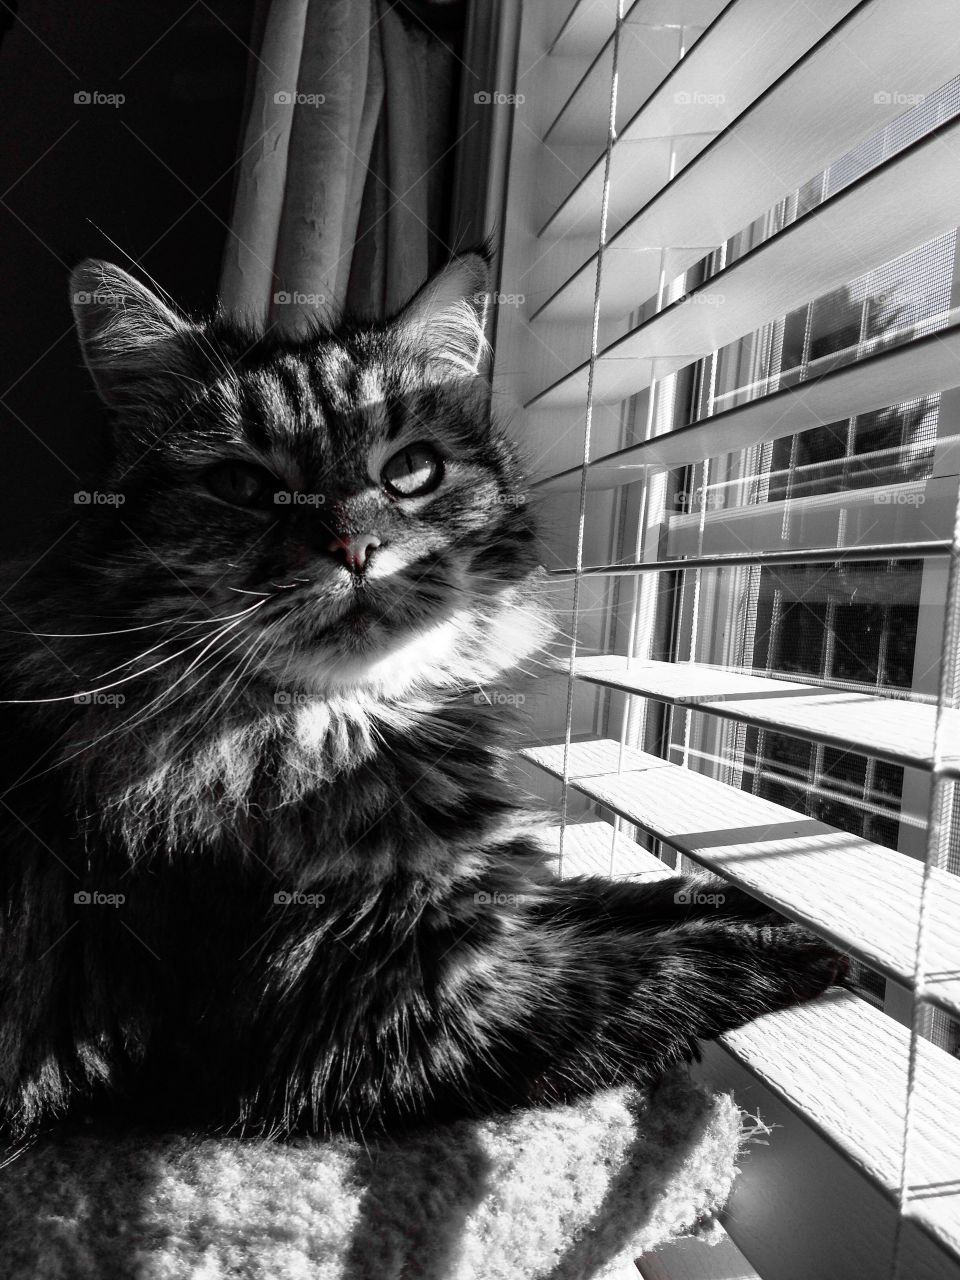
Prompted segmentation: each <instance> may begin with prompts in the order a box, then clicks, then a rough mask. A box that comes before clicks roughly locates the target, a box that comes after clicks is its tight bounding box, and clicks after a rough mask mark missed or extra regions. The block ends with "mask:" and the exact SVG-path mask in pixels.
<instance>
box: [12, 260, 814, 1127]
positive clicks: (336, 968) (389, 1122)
mask: <svg viewBox="0 0 960 1280" xmlns="http://www.w3.org/2000/svg"><path fill="white" fill-rule="evenodd" d="M485 272H486V268H485V264H484V262H483V260H482V258H481V257H480V256H478V255H465V256H464V257H462V258H459V259H456V260H454V262H453V263H451V265H450V266H449V267H448V268H447V269H446V270H445V271H444V272H443V273H442V274H441V275H440V276H439V277H437V278H436V279H435V280H434V281H432V282H430V284H428V285H427V286H426V287H425V288H424V290H423V291H422V292H421V293H420V294H419V295H417V297H416V298H414V299H413V300H412V301H411V303H410V304H409V305H408V306H407V308H405V309H404V311H403V312H401V313H400V315H398V316H396V317H394V318H393V319H392V320H391V321H390V322H388V323H386V324H382V325H373V324H368V325H365V324H358V323H350V322H347V321H344V322H341V323H338V324H336V325H335V326H334V327H332V328H331V329H329V330H321V329H319V328H318V330H317V332H316V333H314V334H312V335H311V336H310V337H308V338H305V339H303V340H297V341H294V340H280V339H275V338H273V337H271V336H270V335H269V334H267V335H263V334H257V333H253V332H249V331H246V330H245V329H243V327H241V326H237V325H235V324H233V323H230V322H228V321H227V320H225V319H224V318H222V317H215V318H213V319H212V320H210V321H208V322H205V323H202V324H200V323H193V322H191V321H188V320H185V319H184V318H182V317H180V316H179V315H177V313H175V312H174V311H173V310H172V309H171V308H169V307H168V306H167V305H166V304H165V303H163V302H162V301H160V300H159V299H158V298H156V297H155V296H154V295H153V294H152V293H151V292H150V291H149V290H147V289H146V288H145V287H144V286H143V285H141V284H139V283H138V282H136V281H135V280H133V279H132V278H131V277H130V276H128V275H127V274H126V273H124V272H122V271H120V270H119V269H117V268H114V267H109V266H107V265H106V264H102V263H85V264H83V265H82V266H81V267H80V268H78V270H77V272H76V273H75V275H74V280H73V289H74V295H75V297H79V298H81V299H87V301H80V302H78V303H77V305H76V308H75V310H76V314H77V324H78V330H79V333H80V339H81V345H82V348H83V352H84V356H85V359H86V360H87V363H88V365H89V367H90V370H91V373H92V375H93V377H94V380H95V383H96V385H97V388H98V390H99V392H100V394H101V396H102V397H103V399H104V401H105V402H106V404H107V405H108V406H109V408H110V410H111V412H112V418H113V442H114V447H113V457H112V462H111V466H110V469H109V471H108V472H107V473H106V474H105V475H104V477H103V478H102V480H101V482H100V488H99V489H98V491H97V495H95V496H93V497H92V498H91V501H90V502H89V503H88V504H86V505H81V506H78V508H77V515H78V520H77V526H76V528H75V529H74V530H73V531H72V532H71V533H70V534H68V535H67V536H65V537H64V538H63V540H62V541H61V542H60V543H59V544H58V545H57V546H56V548H55V549H54V550H53V551H52V552H51V553H50V554H49V555H48V556H47V557H46V558H45V559H44V560H43V561H42V562H41V563H40V564H39V565H37V566H35V567H33V568H32V569H31V571H30V572H28V573H26V574H25V575H24V576H23V578H22V581H21V582H20V584H19V585H18V587H17V588H16V590H15V591H14V592H13V593H12V594H11V595H10V596H9V601H10V603H11V605H12V608H13V609H14V610H15V614H14V615H12V616H13V617H15V618H16V619H18V620H19V621H18V623H17V627H21V628H22V629H21V633H20V634H16V628H14V627H11V630H10V632H8V634H6V635H5V637H4V639H3V644H2V662H0V681H2V688H0V696H2V698H3V700H4V705H3V707H2V708H0V713H2V714H0V721H2V723H0V766H2V777H3V805H2V808H0V842H2V849H3V853H2V858H0V897H2V902H3V908H4V909H3V914H2V917H0V1119H2V1120H3V1122H4V1123H5V1125H6V1127H7V1128H8V1130H9V1131H11V1132H12V1133H14V1134H21V1133H23V1132H25V1131H27V1130H29V1129H31V1128H32V1127H33V1126H36V1125H37V1124H39V1123H41V1122H43V1121H44V1120H45V1119H49V1118H53V1117H56V1116H59V1115H63V1114H65V1113H66V1112H67V1111H68V1110H69V1109H70V1108H71V1107H72V1106H74V1105H75V1104H77V1103H80V1104H82V1105H84V1106H90V1105H94V1104H96V1103H97V1102H98V1100H100V1099H103V1098H107V1099H109V1100H110V1104H111V1105H112V1106H117V1105H120V1103H121V1102H122V1101H123V1100H125V1101H126V1102H127V1103H128V1104H129V1105H130V1106H133V1107H135V1108H137V1109H138V1110H140V1109H143V1108H147V1109H149V1110H150V1111H152V1112H154V1113H157V1114H162V1115H164V1116H173V1117H175V1118H177V1119H179V1120H184V1119H190V1120H192V1121H194V1122H195V1123H198V1124H202V1125H205V1126H216V1125H220V1126H245V1127H247V1128H250V1129H256V1130H258V1131H266V1132H270V1133H285V1132H289V1131H291V1130H293V1129H295V1128H299V1127H303V1126H307V1127H309V1128H311V1129H312V1130H314V1131H316V1132H332V1131H344V1130H348V1131H353V1132H366V1131H368V1130H370V1129H372V1128H375V1127H383V1126H388V1127H390V1126H398V1125H402V1124H404V1123H408V1122H411V1121H417V1120H419V1119H422V1118H424V1117H443V1116H452V1115H456V1114H463V1113H478V1112H482V1111H486V1110H489V1109H490V1108H494V1107H504V1106H511V1105H515V1104H520V1103H523V1102H527V1101H530V1100H533V1099H537V1100H543V1099H560V1098H568V1097H571V1096H574V1095H576V1094H577V1093H581V1092H583V1091H585V1090H592V1089H594V1088H597V1087H599V1086H602V1085H606V1084H609V1083H613V1082H616V1081H619V1080H623V1079H633V1080H649V1079H652V1078H654V1077H656V1076H657V1075H658V1074H659V1073H660V1072H661V1071H662V1070H663V1069H664V1068H665V1067H666V1066H668V1065H669V1064H671V1063H673V1062H675V1061H677V1060H678V1059H679V1058H682V1057H684V1056H686V1055H688V1054H689V1052H690V1051H691V1043H692V1041H693V1040H694V1039H695V1038H696V1037H700V1036H712V1035H715V1034H717V1033H718V1032H720V1031H722V1030H724V1029H726V1028H728V1027H731V1026H735V1025H737V1024H739V1023H741V1022H743V1021H744V1020H746V1019H748V1018H750V1017H753V1016H755V1015H757V1014H759V1013H762V1012H765V1011H767V1010H770V1009H774V1008H777V1007H780V1006H782V1005H785V1004H789V1003H791V1002H793V1001H795V1000H798V999H803V998H808V997H811V996H813V995H815V994H817V993H818V992H819V991H821V990H822V989H823V988H824V987H825V986H826V985H827V984H828V983H829V982H830V981H831V980H832V979H833V977H834V976H835V974H836V972H837V967H838V961H837V957H836V956H834V955H833V953H831V952H830V951H829V950H828V949H827V948H825V947H824V946H822V945H821V944H820V943H819V942H817V941H816V940H815V939H813V938H811V937H809V936H808V935H806V934H804V933H803V932H802V931H800V930H798V929H796V928H795V927H794V926H791V925H788V924H786V922H784V921H782V920H780V919H779V918H778V917H775V916H773V915H772V914H771V913H769V912H767V911H766V910H765V909H764V908H763V907H761V906H759V905H758V904H756V903H754V902H753V901H751V900H750V899H749V898H747V897H745V896H744V895H741V894H738V893H737V892H736V891H734V890H732V889H729V888H723V887H722V886H717V885H714V886H710V885H704V886H702V888H703V892H704V894H705V895H706V896H707V897H709V896H710V894H711V893H721V892H722V893H723V894H724V895H725V901H724V902H723V903H722V904H716V903H711V904H708V905H703V903H701V904H700V905H696V904H691V905H687V904H684V903H678V902H677V901H676V900H675V899H676V895H677V894H678V891H679V890H680V889H682V888H684V887H685V886H686V885H687V882H686V881H684V880H680V879H676V880H669V881H665V882H663V883H662V884H659V885H653V886H640V885H626V884H619V885H614V884H609V883H607V882H605V881H603V880H600V879H592V878H582V879H576V880H570V881H564V882H563V883H558V882H556V881H555V880H554V878H553V877H552V875H551V874H550V872H549V870H548V868H547V861H546V855H545V853H544V841H543V837H542V834H541V832H540V826H539V819H538V818H537V816H536V815H535V814H532V813H530V812H528V811H527V810H526V809H525V808H524V806H523V804H522V802H521V801H520V799H519V798H518V796H517V794H516V793H515V790H514V787H513V785H512V784H511V782H510V780H509V776H508V769H507V764H506V754H505V749H506V746H507V745H508V744H509V735H510V731H509V725H508V724H507V722H506V720H505V717H504V713H503V708H502V707H501V706H500V705H496V704H494V705H491V701H490V700H488V699H487V698H486V697H484V696H483V692H482V691H484V690H485V689H486V688H488V687H489V686H497V685H499V686H501V687H502V686H503V685H504V684H509V685H511V686H513V687H515V684H516V682H517V681H518V680H519V679H520V678H521V673H522V672H523V671H524V670H525V669H526V668H527V667H528V666H529V664H531V663H533V662H535V661H537V658H536V655H537V654H538V653H540V652H541V651H542V649H543V646H544V644H545V642H546V641H547V640H548V638H549V634H550V622H549V617H548V615H547V613H546V611H545V609H544V607H543V605H542V603H541V600H540V593H539V571H538V567H537V565H538V557H537V538H536V528H535V524H534V518H533V514H532V509H531V506H530V505H529V504H528V503H527V502H526V500H525V498H526V491H525V488H524V481H523V477H522V474H521V470H520V466H519V463H518V461H517V458H516V456H515V452H514V450H513V448H512V447H511V445H510V444H509V443H508V441H507V438H506V437H505V436H504V435H503V433H502V432H501V431H500V430H498V428H497V427H496V425H495V424H494V422H493V421H492V419H491V413H490V404H489V394H488V385H487V381H486V379H485V377H484V376H483V359H484V354H485V353H484V342H483V326H482V322H483V314H482V312H483V299H484V291H485V287H486V283H485ZM416 442H426V443H427V444H429V445H430V446H431V447H433V448H434V449H435V450H436V451H437V452H438V454H439V456H440V457H441V458H442V460H443V469H442V478H441V479H440V480H439V483H438V484H437V485H436V487H435V488H434V489H433V490H432V491H431V492H428V493H424V494H421V495H418V496H411V497H398V496H397V495H396V494H391V492H389V491H388V490H387V488H386V487H385V484H384V482H383V479H382V475H381V473H382V469H383V468H384V466H385V464H386V463H387V461H388V459H390V458H392V457H393V456H394V455H395V454H396V453H397V452H398V450H401V449H403V448H405V447H407V446H410V445H412V444H414V443H416ZM225 461H232V462H236V463H242V464H244V465H246V466H255V467H259V468H264V469H265V470H266V471H267V472H268V473H269V475H270V477H272V480H273V481H274V482H275V483H276V486H277V490H276V491H277V492H278V493H282V494H287V495H288V497H287V499H286V501H285V502H278V503H275V504H274V506H273V507H269V506H263V505H261V506H259V507H256V508H247V507H242V506H238V505H235V504H233V503H231V502H228V501H225V500H223V499H222V498H221V497H218V496H216V495H215V493H214V492H211V488H210V487H209V486H210V483H211V482H210V481H209V478H208V477H209V475H210V468H215V467H220V466H222V465H223V464H224V462H225ZM438 474H439V473H438ZM121 499H122V502H121ZM371 531H372V532H374V533H375V534H376V537H377V540H378V543H379V545H376V546H375V547H374V549H373V551H372V552H371V554H370V560H369V563H368V567H367V571H366V573H365V574H363V575H362V576H361V575H359V574H357V573H354V572H351V570H350V569H349V567H347V565H346V564H345V563H344V562H343V561H341V560H340V559H339V558H338V553H337V552H336V547H337V546H338V545H340V543H343V542H344V540H345V539H350V538H354V537H357V536H359V535H361V534H363V533H364V532H371ZM338 540H339V542H338ZM344 545H345V544H344ZM121 698H122V701H119V700H120V699H121Z"/></svg>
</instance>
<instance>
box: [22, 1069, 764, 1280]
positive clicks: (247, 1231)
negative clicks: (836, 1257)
mask: <svg viewBox="0 0 960 1280" xmlns="http://www.w3.org/2000/svg"><path fill="white" fill-rule="evenodd" d="M739 1141H740V1115H739V1112H738V1110H737V1108H736V1106H735V1105H734V1103H733V1101H732V1099H731V1098H730V1097H729V1096H727V1095H722V1094H721V1095H711V1094H707V1093H704V1092H703V1091H702V1090H701V1089H700V1088H699V1087H698V1086H696V1085H694V1084H693V1083H692V1082H691V1081H690V1080H689V1079H688V1077H687V1076H686V1075H685V1074H683V1073H678V1074H677V1075H676V1076H675V1077H672V1078H671V1079H670V1080H669V1081H668V1082H667V1083H665V1084H664V1085H662V1086H661V1087H660V1088H659V1089H658V1090H657V1091H656V1092H655V1093H654V1094H653V1095H652V1096H648V1095H647V1094H645V1093H638V1092H633V1091H628V1090H613V1091H609V1092H606V1093H603V1094H599V1095H597V1096H596V1097H594V1098H592V1099H590V1100H588V1101H586V1102H583V1103H581V1104H578V1105H576V1106H568V1107H558V1108H552V1109H538V1110H530V1111H524V1112H516V1113H513V1114H511V1115H508V1116H504V1117H502V1118H498V1119H493V1120H488V1121H483V1122H476V1121H461V1122H458V1123H456V1124H453V1125H450V1126H447V1127H436V1128H433V1129H429V1130H425V1131H423V1132H420V1133H417V1134H414V1135H410V1136H408V1137H406V1138H404V1140H403V1141H401V1142H397V1141H394V1142H379V1143H377V1144H371V1145H370V1146H369V1147H366V1148H365V1147H364V1146H362V1145H360V1144H357V1143H352V1142H347V1141H334V1142H323V1143H321V1142H317V1141H312V1140H298V1141H296V1142H293V1143H290V1144H287V1145H279V1144H269V1143H262V1142H258V1143H254V1142H242V1141H239V1140H234V1139H225V1138H197V1137H190V1136H186V1135H182V1134H177V1135H164V1136H162V1137H158V1136H157V1135H147V1134H145V1133H140V1134H138V1133H135V1132H130V1131H129V1130H125V1131H122V1132H121V1131H117V1132H111V1131H110V1130H109V1129H107V1128H105V1127H104V1126H103V1125H98V1126H96V1127H94V1126H90V1127H86V1128H84V1127H79V1128H75V1129H72V1130H67V1131H64V1132H62V1133H60V1134H59V1135H57V1136H56V1137H55V1138H46V1139H43V1140H42V1141H40V1142H38V1143H37V1144H36V1145H34V1146H32V1147H30V1148H29V1149H27V1150H25V1151H24V1152H22V1153H21V1154H20V1155H19V1156H17V1157H16V1158H15V1159H13V1160H11V1161H10V1162H9V1163H8V1164H7V1165H6V1166H5V1167H4V1168H3V1169H2V1170H0V1276H3V1277H4V1280H34V1278H36V1280H72V1278H73V1277H84V1278H86V1277H97V1280H100V1277H103V1278H104V1280H107V1278H109V1280H127V1278H128V1277H130V1278H133V1277H135V1278H136V1280H185V1278H187V1277H190V1278H191V1280H221V1278H223V1280H226V1277H231V1278H237V1277H240V1278H242V1280H412V1278H414V1277H416V1278H417V1280H534V1278H536V1280H580V1278H581V1277H583V1278H585V1277H603V1276H607V1275H611V1274H613V1273H614V1272H615V1271H616V1270H618V1269H622V1268H624V1267H625V1266H627V1265H628V1264H629V1262H630V1260H631V1259H633V1258H634V1257H636V1256H637V1255H638V1254H641V1253H644V1252H647V1251H650V1250H653V1249H655V1248H656V1247H657V1246H658V1245H660V1244H663V1243H664V1242H666V1241H668V1240H670V1239H672V1238H675V1237H676V1236H678V1235H684V1234H691V1233H698V1234H702V1233H704V1232H705V1231H708V1230H709V1227H710V1224H711V1222H712V1218H713V1214H714V1213H715V1212H716V1211H717V1210H718V1209H719V1208H720V1207H721V1206H722V1204H723V1202H724V1201H725V1199H726V1197H727V1195H728V1193H729V1191H730V1188H731V1185H732V1182H733V1178H734V1176H735V1163H734V1162H735V1157H736V1154H737V1150H738V1144H739Z"/></svg>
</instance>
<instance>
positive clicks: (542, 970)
mask: <svg viewBox="0 0 960 1280" xmlns="http://www.w3.org/2000/svg"><path fill="white" fill-rule="evenodd" d="M574 920H576V922H574ZM535 932H536V936H535V938H531V937H530V936H529V935H528V937H527V942H526V946H527V955H528V956H529V957H530V961H529V963H530V968H531V969H532V972H528V973H524V971H523V970H524V965H523V964H521V963H518V962H517V961H516V960H515V961H514V962H513V964H504V965H503V966H502V968H501V969H500V981H499V984H498V988H497V991H496V994H495V996H494V1000H495V1002H496V1003H495V1005H494V1006H493V1007H488V1008H487V1009H486V1010H484V1017H485V1018H486V1019H487V1020H488V1021H487V1035H488V1040H487V1044H486V1046H485V1048H484V1052H483V1054H480V1055H478V1060H477V1068H478V1070H477V1074H476V1076H475V1077H474V1080H473V1085H474V1087H475V1088H476V1090H477V1093H478V1094H479V1095H481V1096H482V1098H483V1104H484V1105H487V1104H488V1103H489V1102H491V1101H492V1102H494V1103H496V1104H498V1105H512V1104H516V1103H523V1102H525V1101H530V1100H554V1099H564V1098H569V1097H572V1096H576V1095H577V1094H580V1093H583V1092H587V1091H591V1090H594V1089H596V1088H599V1087H603V1086H606V1085H611V1084H617V1083H620V1082H623V1081H632V1082H650V1081H653V1080H655V1079H657V1078H658V1077H659V1076H660V1075H661V1074H662V1073H663V1071H664V1070H666V1069H667V1068H668V1067H670V1066H671V1065H672V1064H675V1063H677V1062H678V1061H680V1060H682V1059H685V1058H689V1056H690V1053H691V1047H692V1045H693V1043H694V1042H695V1041H697V1040H700V1039H713V1038H714V1037H716V1036H718V1035H721V1034H722V1033H723V1032H725V1031H728V1030H732V1029H733V1028H735V1027H738V1026H741V1025H742V1024H743V1023H745V1022H748V1021H750V1020H752V1019H753V1018H756V1017H758V1016H760V1015H762V1014H765V1013H770V1012H773V1011H775V1010H778V1009H782V1008H786V1007H789V1006H792V1005H795V1004H798V1003H802V1002H804V1001H807V1000H810V999H812V998H814V997H815V996H817V995H819V994H821V993H822V992H823V991H824V990H825V989H826V988H827V987H828V986H830V985H831V983H833V982H836V981H838V979H839V978H840V976H841V975H842V974H843V972H844V971H845V962H844V960H843V958H842V957H841V956H839V955H838V954H837V953H836V952H835V951H834V950H833V949H832V948H830V947H829V946H828V945H827V944H825V943H824V942H822V941H821V940H820V939H818V938H816V937H815V936H814V935H812V934H810V933H808V932H807V931H806V930H804V929H802V928H800V927H799V926H797V925H793V924H788V923H782V924H760V923H734V922H731V921H722V920H718V921H715V922H710V921H707V920H702V919H701V920H693V921H690V922H688V923H687V924H685V925H678V926H674V927H671V928H669V929H666V930H663V931H657V932H648V931H646V930H638V929H637V928H636V926H634V927H633V928H632V929H630V928H628V927H626V926H625V924H624V923H621V922H619V921H618V922H617V923H614V922H613V921H612V920H611V919H610V918H609V917H607V918H603V917H600V916H598V917H596V918H595V919H594V920H592V921H590V920H588V919H586V918H585V916H584V913H583V912H582V909H580V908H578V909H576V910H574V911H573V912H567V911H561V912H560V913H558V914H556V915H554V916H553V918H552V919H546V918H545V919H543V920H542V922H541V924H540V927H539V929H537V930H536V931H535ZM507 1011H509V1012H508V1013H507ZM505 1014H506V1016H504V1015H505ZM491 1053H496V1056H497V1060H496V1062H495V1063H494V1064H493V1066H492V1069H491V1068H490V1067H489V1066H488V1065H487V1064H486V1063H485V1062H484V1059H485V1058H486V1056H487V1055H489V1054H491Z"/></svg>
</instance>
